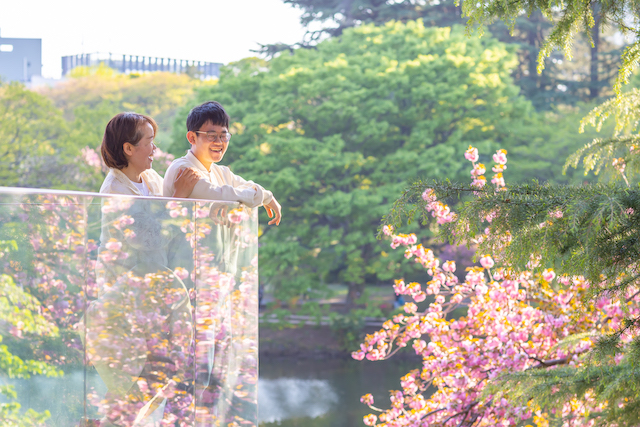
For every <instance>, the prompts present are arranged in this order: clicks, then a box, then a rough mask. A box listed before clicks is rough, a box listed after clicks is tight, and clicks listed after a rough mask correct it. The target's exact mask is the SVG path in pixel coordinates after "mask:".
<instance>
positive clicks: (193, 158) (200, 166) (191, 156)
mask: <svg viewBox="0 0 640 427" xmlns="http://www.w3.org/2000/svg"><path fill="white" fill-rule="evenodd" d="M187 158H188V159H189V161H191V163H194V164H195V165H196V166H197V167H198V169H200V170H203V171H205V172H207V173H210V172H211V170H207V168H205V167H204V165H203V164H202V162H201V161H200V160H198V158H197V157H196V155H195V154H193V153H192V152H191V150H188V151H187ZM211 165H212V166H213V163H211Z"/></svg>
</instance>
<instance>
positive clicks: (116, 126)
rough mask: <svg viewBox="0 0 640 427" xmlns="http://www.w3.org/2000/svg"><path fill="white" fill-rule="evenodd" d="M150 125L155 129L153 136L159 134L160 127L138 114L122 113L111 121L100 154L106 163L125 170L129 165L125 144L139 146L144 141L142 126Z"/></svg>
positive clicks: (105, 131)
mask: <svg viewBox="0 0 640 427" xmlns="http://www.w3.org/2000/svg"><path fill="white" fill-rule="evenodd" d="M145 123H149V124H150V125H151V127H152V128H153V134H154V135H155V134H156V133H157V132H158V125H157V124H156V122H155V121H154V120H153V119H152V118H151V117H149V116H145V115H144V114H138V113H120V114H117V115H116V116H115V117H114V118H112V119H111V120H109V123H107V128H106V129H105V130H104V136H103V137H102V146H101V147H100V152H101V154H102V159H103V160H104V163H105V164H106V165H107V166H108V167H110V168H113V169H124V168H126V167H127V166H128V165H129V162H128V161H127V156H125V154H124V149H123V145H124V143H125V142H128V143H130V144H131V145H138V143H139V142H140V140H141V139H142V136H143V132H142V126H143V125H144V124H145Z"/></svg>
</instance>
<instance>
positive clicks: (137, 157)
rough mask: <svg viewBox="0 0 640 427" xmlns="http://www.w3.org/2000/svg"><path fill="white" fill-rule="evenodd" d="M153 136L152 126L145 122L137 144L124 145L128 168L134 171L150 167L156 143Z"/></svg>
mask: <svg viewBox="0 0 640 427" xmlns="http://www.w3.org/2000/svg"><path fill="white" fill-rule="evenodd" d="M154 137H155V134H154V132H153V127H151V125H150V124H149V123H145V124H144V125H142V139H141V140H140V142H138V145H132V144H129V147H128V148H127V147H126V146H125V147H124V148H125V155H126V156H127V160H128V162H129V165H128V166H127V168H128V169H131V170H133V171H134V172H136V173H142V172H144V171H146V170H147V169H151V164H152V163H153V154H154V153H155V151H156V145H155V144H154V143H153V138H154Z"/></svg>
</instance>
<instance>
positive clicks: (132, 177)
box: [120, 166, 142, 184]
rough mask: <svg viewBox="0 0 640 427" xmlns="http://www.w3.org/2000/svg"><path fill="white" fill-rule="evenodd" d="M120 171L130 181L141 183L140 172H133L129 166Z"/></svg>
mask: <svg viewBox="0 0 640 427" xmlns="http://www.w3.org/2000/svg"><path fill="white" fill-rule="evenodd" d="M120 171H121V172H122V173H123V174H125V175H126V176H127V178H129V179H130V180H131V181H133V182H137V183H138V184H139V183H141V182H142V172H138V171H135V170H133V169H132V168H131V167H129V166H127V167H126V168H122V169H121V170H120Z"/></svg>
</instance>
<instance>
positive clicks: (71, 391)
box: [8, 358, 417, 427]
mask: <svg viewBox="0 0 640 427" xmlns="http://www.w3.org/2000/svg"><path fill="white" fill-rule="evenodd" d="M416 367H417V365H416V364H415V363H409V362H406V361H395V360H393V359H391V360H387V361H383V362H368V361H362V362H357V361H355V360H339V359H330V360H313V359H303V360H295V359H275V360H268V359H265V358H262V359H261V360H260V379H259V383H258V389H259V391H258V396H259V397H258V410H259V420H260V427H275V426H280V427H297V426H304V427H357V426H363V425H364V424H363V423H362V417H363V416H364V415H366V414H368V413H369V412H370V411H369V410H368V408H367V407H366V406H365V405H363V404H361V403H360V397H361V396H362V395H364V394H366V393H372V394H373V396H374V398H375V400H376V403H377V404H378V405H380V406H381V407H388V404H389V390H392V389H398V388H399V387H400V377H401V376H402V375H404V374H406V373H407V372H408V371H409V370H411V369H415V368H416ZM86 379H87V383H88V384H91V387H94V389H95V390H96V392H98V394H101V393H104V385H103V384H101V381H100V379H99V377H98V376H97V375H96V374H95V373H91V372H88V373H87V376H86ZM84 381H85V374H84V373H83V372H82V371H77V372H72V373H67V374H66V375H65V376H64V377H61V378H42V377H33V378H31V379H30V380H28V381H27V380H11V381H8V382H9V383H10V384H13V385H15V386H16V391H17V393H18V397H19V399H20V403H21V404H22V407H23V409H27V408H32V409H34V410H36V411H44V410H49V411H50V412H51V418H50V419H49V421H48V422H47V425H48V426H56V427H57V426H64V427H69V426H75V425H77V423H78V421H79V420H80V419H81V418H82V417H83V412H84V405H83V393H84V387H83V383H84ZM86 415H87V416H89V417H90V418H92V417H93V416H94V415H96V414H91V413H88V414H86Z"/></svg>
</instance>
